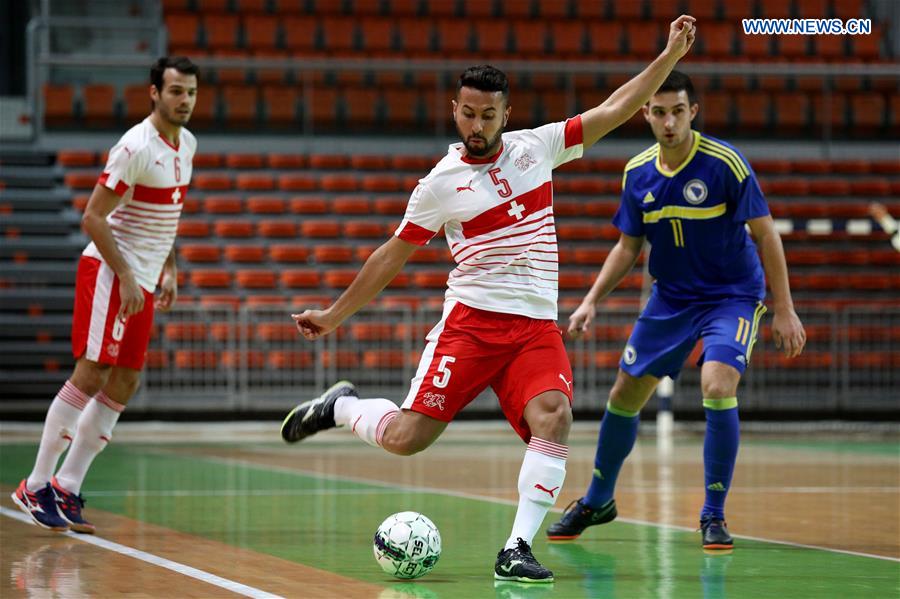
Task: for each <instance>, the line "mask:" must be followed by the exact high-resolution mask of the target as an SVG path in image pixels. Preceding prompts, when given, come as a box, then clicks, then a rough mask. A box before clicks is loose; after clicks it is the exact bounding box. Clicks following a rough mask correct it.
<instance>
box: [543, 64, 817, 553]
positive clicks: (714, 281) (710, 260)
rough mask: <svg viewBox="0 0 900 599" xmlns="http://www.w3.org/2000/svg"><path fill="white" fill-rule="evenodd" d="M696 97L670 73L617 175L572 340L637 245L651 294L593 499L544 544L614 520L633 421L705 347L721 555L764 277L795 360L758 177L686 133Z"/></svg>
mask: <svg viewBox="0 0 900 599" xmlns="http://www.w3.org/2000/svg"><path fill="white" fill-rule="evenodd" d="M693 89H694V88H693V85H692V84H691V80H690V78H688V76H687V75H685V74H683V73H680V72H677V71H675V72H673V73H672V74H671V75H669V77H668V78H667V79H666V81H665V82H664V83H663V84H662V85H661V86H660V88H659V91H657V92H656V93H655V94H654V95H653V97H652V98H650V101H649V102H648V103H647V105H646V106H644V109H643V110H644V118H645V119H646V120H647V122H648V123H650V128H651V129H652V131H653V135H654V137H656V140H657V143H656V144H655V145H653V146H651V147H650V148H648V149H647V150H645V151H643V152H641V153H640V154H638V155H637V156H635V157H634V158H632V159H631V160H630V161H629V162H628V163H627V164H626V165H625V175H624V179H623V183H622V203H621V206H620V207H619V210H618V212H617V213H616V215H615V217H614V218H613V224H615V225H616V226H617V227H618V228H619V230H620V231H621V236H620V237H619V242H618V243H617V244H616V247H615V248H613V250H612V252H610V255H609V258H607V260H606V261H605V262H604V263H603V268H602V269H601V270H600V274H599V275H598V277H597V280H596V281H595V282H594V285H593V287H592V288H591V290H590V291H589V292H588V294H587V296H585V298H584V301H583V302H582V303H581V305H580V306H579V307H578V309H577V310H575V312H574V313H573V314H572V316H571V318H570V319H569V333H570V334H571V335H573V336H576V337H577V336H578V335H580V334H582V333H584V332H586V331H588V330H589V328H590V325H591V322H592V321H593V319H594V315H595V313H596V309H597V303H598V302H600V301H601V300H603V298H605V297H606V296H607V295H608V294H609V293H610V292H611V291H612V290H613V289H615V287H616V286H617V285H618V284H619V282H620V281H621V280H622V278H623V277H624V276H625V275H626V274H628V273H629V272H630V271H631V268H632V267H633V266H634V263H635V261H636V260H637V258H638V256H639V255H640V253H641V248H642V247H643V243H644V238H645V237H646V239H647V240H648V241H649V242H650V245H651V246H652V248H653V249H652V251H651V252H650V274H651V275H652V276H653V277H654V279H656V281H655V283H654V284H653V293H652V294H651V296H650V300H649V301H648V302H647V306H646V307H645V308H644V311H643V312H642V313H641V315H640V317H639V318H638V320H637V323H636V324H635V326H634V329H633V331H632V333H631V337H630V338H629V340H628V343H627V344H626V345H625V350H624V352H623V353H622V359H621V361H620V362H619V373H618V376H617V378H616V382H615V384H614V385H613V388H612V389H611V390H610V392H609V401H608V402H607V408H606V413H605V414H604V416H603V422H602V423H601V425H600V438H599V441H598V443H597V453H596V457H595V461H594V476H593V478H592V480H591V484H590V487H589V488H588V491H587V494H586V495H585V496H584V497H582V498H581V499H579V500H577V501H575V502H572V504H571V505H570V506H569V508H567V510H566V513H565V514H564V515H563V517H562V519H561V520H560V521H559V522H557V523H555V524H553V525H552V526H550V527H549V528H548V529H547V536H548V537H549V538H550V539H551V540H571V539H574V538H577V537H578V536H579V535H580V534H581V532H582V531H583V530H584V529H585V528H587V527H588V526H593V525H595V524H603V523H605V522H610V521H612V520H613V519H615V517H616V515H617V510H616V502H615V499H613V492H614V490H615V485H616V478H617V476H618V474H619V469H620V468H621V466H622V463H623V462H624V460H625V458H626V457H627V456H628V454H629V453H630V452H631V448H632V447H633V446H634V443H635V439H636V438H637V429H638V414H639V413H640V410H641V408H642V407H643V406H644V404H646V403H647V400H648V399H649V398H650V395H651V394H652V393H653V390H654V389H655V388H656V385H657V384H658V383H659V379H660V378H662V377H664V376H670V377H672V378H675V377H676V376H677V375H678V372H679V371H680V370H681V367H682V365H683V364H684V361H685V359H687V357H688V355H689V354H690V353H691V350H692V349H693V348H694V345H696V343H697V340H698V339H702V340H703V354H702V355H701V356H700V361H699V364H700V365H702V370H701V375H700V376H701V382H700V385H701V388H702V392H703V407H704V408H705V410H706V439H705V442H704V447H703V461H704V472H705V476H706V483H705V485H704V486H705V490H706V501H705V503H704V505H703V509H702V510H701V512H700V529H701V531H702V533H703V538H702V544H703V547H704V549H714V550H715V549H731V547H732V545H733V541H732V539H731V535H730V534H729V533H728V529H727V527H726V525H725V498H726V496H727V494H728V490H729V488H730V486H731V477H732V473H733V472H734V464H735V460H736V459H737V451H738V440H739V430H738V411H737V387H738V383H739V382H740V379H741V375H742V374H743V373H744V371H745V370H746V368H747V365H748V364H749V362H750V355H751V353H752V351H753V345H754V343H756V338H757V335H758V333H759V323H760V319H761V318H762V315H763V314H764V313H765V311H766V307H765V305H763V302H762V300H763V299H764V297H765V294H766V278H768V281H769V286H770V287H771V289H772V299H773V307H774V310H775V316H774V319H773V322H772V336H773V338H774V339H775V343H776V345H777V346H778V347H783V348H784V354H785V355H786V356H787V357H789V358H791V357H794V356H797V355H799V354H800V352H801V351H803V346H804V345H805V343H806V334H805V332H804V330H803V325H802V324H801V323H800V319H799V318H798V317H797V314H796V313H795V312H794V305H793V301H792V300H791V290H790V287H789V285H788V274H787V265H786V264H785V259H784V249H783V248H782V245H781V238H780V237H779V235H778V233H777V232H776V231H775V226H774V223H773V221H772V217H771V216H770V215H769V208H768V206H767V205H766V200H765V198H764V197H763V195H762V191H760V188H759V184H758V183H757V181H756V176H755V175H754V173H753V170H752V169H751V168H750V165H749V164H748V163H747V161H746V160H745V159H744V157H743V156H742V155H741V154H740V153H739V152H738V151H737V150H736V149H735V148H734V147H732V146H731V145H729V144H727V143H725V142H723V141H720V140H717V139H715V138H712V137H710V136H708V135H704V134H702V133H699V132H697V131H693V130H692V129H691V122H692V121H693V119H694V117H695V116H696V115H697V111H698V110H699V106H698V104H697V103H695V102H693V101H692V100H691V94H692V93H693ZM745 226H748V227H749V228H750V232H751V233H752V234H753V236H754V237H755V238H756V244H754V243H753V240H752V239H751V238H750V236H749V235H748V234H747V231H746V229H745ZM757 244H758V246H759V249H760V252H761V253H762V263H760V259H759V256H758V255H757ZM763 267H764V268H765V276H764V273H763Z"/></svg>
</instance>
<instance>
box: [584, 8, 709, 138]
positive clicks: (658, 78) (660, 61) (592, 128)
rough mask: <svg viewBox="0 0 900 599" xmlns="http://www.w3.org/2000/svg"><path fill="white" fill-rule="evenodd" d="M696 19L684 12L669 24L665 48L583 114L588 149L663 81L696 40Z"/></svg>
mask: <svg viewBox="0 0 900 599" xmlns="http://www.w3.org/2000/svg"><path fill="white" fill-rule="evenodd" d="M695 21H696V19H694V17H691V16H688V15H681V16H680V17H678V18H677V19H676V20H675V21H673V22H672V24H671V25H670V26H669V42H668V43H667V44H666V48H665V50H663V51H662V53H661V54H660V55H659V56H657V57H656V59H655V60H654V61H653V62H651V63H650V65H649V66H648V67H647V68H646V69H644V70H643V71H641V72H640V73H639V74H638V75H637V76H636V77H634V78H633V79H631V80H630V81H628V82H627V83H626V84H625V85H623V86H622V87H620V88H619V89H617V90H616V91H614V92H613V93H612V94H611V95H610V96H609V97H608V98H607V99H606V100H605V101H604V102H603V104H601V105H599V106H596V107H594V108H591V109H590V110H588V111H587V112H585V113H584V114H582V115H581V127H582V131H583V134H584V147H585V149H587V148H589V147H591V146H592V145H594V144H595V143H597V140H599V139H600V138H601V137H603V136H604V135H606V134H607V133H609V132H610V131H612V130H613V129H615V128H616V127H618V126H619V125H621V124H622V123H624V122H625V121H627V120H628V119H630V118H631V117H632V116H634V114H635V113H636V112H637V111H638V110H640V108H641V106H643V105H644V104H646V103H647V101H648V100H650V97H651V96H652V95H653V94H654V93H655V92H656V90H657V89H659V86H660V85H662V84H663V81H665V80H666V77H668V76H669V73H671V72H672V69H674V68H675V65H676V64H677V63H678V61H679V60H680V59H681V57H682V56H684V55H685V54H687V52H688V50H689V49H690V48H691V45H692V44H693V43H694V36H695V34H696V31H697V30H696V28H695V26H694V23H695Z"/></svg>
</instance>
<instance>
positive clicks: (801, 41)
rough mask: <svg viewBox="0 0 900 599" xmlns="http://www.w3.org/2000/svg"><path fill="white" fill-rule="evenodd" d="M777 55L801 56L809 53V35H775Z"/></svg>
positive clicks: (787, 56) (786, 56)
mask: <svg viewBox="0 0 900 599" xmlns="http://www.w3.org/2000/svg"><path fill="white" fill-rule="evenodd" d="M776 43H777V44H778V53H779V55H781V56H783V57H785V58H789V59H790V58H803V57H805V56H808V55H809V36H806V35H779V36H776Z"/></svg>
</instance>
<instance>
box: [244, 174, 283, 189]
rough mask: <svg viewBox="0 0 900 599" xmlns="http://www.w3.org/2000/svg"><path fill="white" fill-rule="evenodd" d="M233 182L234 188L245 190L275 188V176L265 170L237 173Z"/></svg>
mask: <svg viewBox="0 0 900 599" xmlns="http://www.w3.org/2000/svg"><path fill="white" fill-rule="evenodd" d="M234 183H235V185H234V186H235V188H237V189H242V190H245V191H270V190H273V189H275V177H274V176H272V174H270V173H267V172H262V173H252V172H251V173H239V174H238V176H237V177H236V178H235V182H234Z"/></svg>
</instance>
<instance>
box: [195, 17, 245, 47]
mask: <svg viewBox="0 0 900 599" xmlns="http://www.w3.org/2000/svg"><path fill="white" fill-rule="evenodd" d="M239 25H240V22H239V21H238V17H237V16H236V15H228V14H205V15H203V31H204V33H205V34H206V35H205V37H206V47H207V48H210V49H212V50H219V49H224V48H235V47H237V40H238V30H239Z"/></svg>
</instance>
